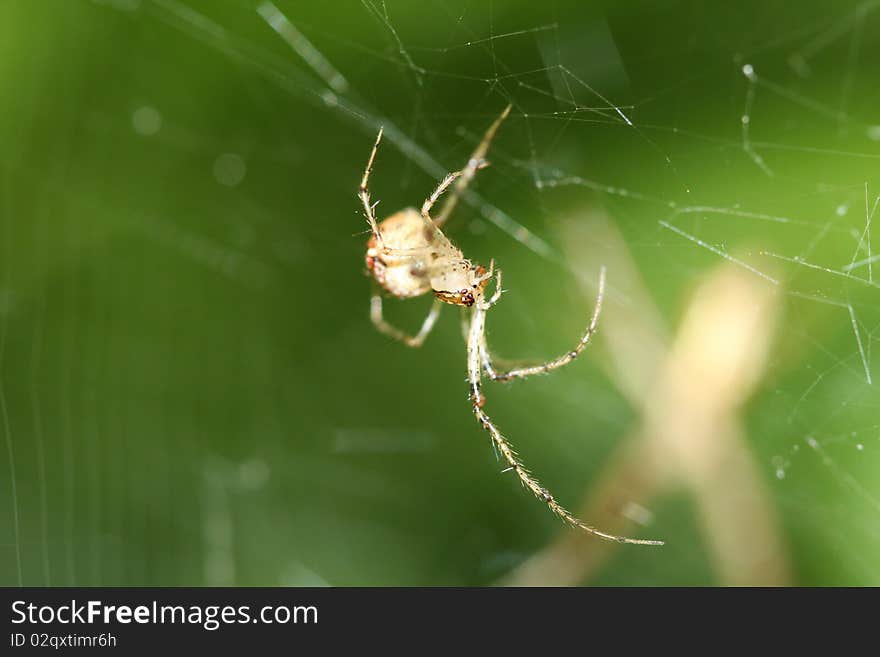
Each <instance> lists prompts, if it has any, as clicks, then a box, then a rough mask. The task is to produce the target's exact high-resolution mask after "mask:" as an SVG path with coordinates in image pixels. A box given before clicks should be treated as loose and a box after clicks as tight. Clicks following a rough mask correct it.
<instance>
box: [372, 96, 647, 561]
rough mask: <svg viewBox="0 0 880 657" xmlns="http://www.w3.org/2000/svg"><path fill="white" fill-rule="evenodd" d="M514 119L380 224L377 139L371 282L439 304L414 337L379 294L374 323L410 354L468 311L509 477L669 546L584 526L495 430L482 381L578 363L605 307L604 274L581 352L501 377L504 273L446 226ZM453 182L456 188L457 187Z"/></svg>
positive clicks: (476, 392)
mask: <svg viewBox="0 0 880 657" xmlns="http://www.w3.org/2000/svg"><path fill="white" fill-rule="evenodd" d="M509 113H510V105H508V106H507V107H506V108H505V109H504V111H503V112H502V113H501V115H500V116H499V117H498V118H497V119H495V122H494V123H492V125H491V126H489V129H488V130H487V131H486V134H485V135H484V136H483V139H482V141H480V143H479V144H478V145H477V148H476V150H474V152H473V153H472V154H471V156H470V159H469V160H468V162H467V165H466V166H465V167H464V169H462V170H460V171H454V172H452V173H450V174H448V175H447V176H446V177H445V178H444V179H443V180H442V181H441V182H440V184H439V185H438V186H437V188H436V189H435V190H434V192H433V193H432V194H431V195H430V196H429V197H428V198H427V199H426V200H425V202H424V203H423V204H422V208H421V211H418V210H416V209H415V208H406V209H404V210H401V211H399V212H397V213H395V214H392V215H391V216H390V217H388V218H386V219H384V220H383V221H381V222H379V221H377V220H376V215H375V209H376V203H373V202H371V200H370V191H369V188H368V181H369V178H370V173H371V171H372V169H373V162H374V160H375V159H376V152H377V151H378V149H379V142H380V141H381V140H382V130H381V129H380V130H379V134H378V136H377V137H376V143H375V144H374V146H373V150H372V152H371V153H370V159H369V161H368V162H367V166H366V169H365V170H364V175H363V178H362V179H361V185H360V190H359V192H358V196H359V198H360V200H361V202H362V203H363V206H364V212H365V213H366V216H367V221H369V223H370V229H371V232H372V236H371V237H370V239H369V241H368V242H367V254H366V263H367V269H368V270H369V272H370V275H371V276H372V277H373V279H374V280H375V283H376V284H378V287H379V288H382V289H384V291H385V292H387V293H389V294H391V295H392V296H394V297H397V298H399V299H408V298H410V297H417V296H421V295H423V294H426V293H428V292H433V293H434V303H433V305H432V306H431V310H430V312H429V313H428V315H427V317H425V320H424V322H422V327H421V329H420V330H419V332H418V333H417V334H416V335H414V336H413V335H409V334H407V333H405V332H404V331H401V330H400V329H398V328H396V327H394V326H392V325H391V324H389V323H388V322H386V321H385V319H384V317H383V314H382V296H381V292H380V290H379V289H376V290H375V291H374V293H373V295H372V298H371V303H370V311H371V312H370V317H371V319H372V321H373V324H374V325H375V326H376V328H377V329H378V330H379V331H380V332H382V333H384V334H385V335H388V336H390V337H392V338H394V339H395V340H399V341H400V342H403V343H404V344H406V345H408V346H410V347H420V346H421V345H422V343H423V342H424V341H425V338H426V337H427V336H428V334H429V333H430V332H431V329H432V328H434V324H435V323H436V321H437V317H438V316H439V314H440V308H441V307H442V304H444V303H448V304H452V305H456V306H462V308H463V309H469V312H470V316H469V317H465V318H464V321H465V333H466V335H467V371H468V383H469V386H470V400H471V402H472V404H473V411H474V415H475V416H476V418H477V421H478V422H479V423H480V425H481V426H482V427H483V429H485V430H486V431H487V432H488V433H489V436H490V437H491V439H492V442H493V444H494V446H495V447H496V449H497V451H498V452H499V453H500V454H501V456H502V457H503V458H504V460H505V461H506V462H507V465H508V467H507V468H506V469H505V472H507V471H510V470H512V471H514V472H515V473H516V474H517V476H518V477H519V480H520V482H521V483H522V484H523V486H525V487H526V488H528V489H529V490H530V491H531V492H532V493H534V495H535V496H536V497H537V498H538V499H540V500H542V501H543V502H544V503H545V504H547V506H548V507H550V509H551V510H552V511H553V512H554V513H556V515H558V516H559V517H560V518H562V519H563V520H564V521H565V522H567V523H569V524H571V525H573V526H575V527H578V528H580V529H583V530H585V531H587V532H589V533H591V534H595V535H596V536H599V537H601V538H604V539H608V540H611V541H617V542H620V543H637V544H642V545H662V541H651V540H643V539H634V538H626V537H622V536H614V535H613V534H608V533H606V532H603V531H601V530H599V529H596V528H595V527H592V526H590V525H588V524H586V523H585V522H583V521H581V520H579V519H578V518H577V517H575V516H574V515H572V513H571V512H569V511H568V510H567V509H565V508H564V507H563V506H562V505H561V504H559V502H557V501H556V498H555V497H554V496H553V495H552V494H551V493H550V491H548V490H547V489H546V488H544V487H543V486H542V485H541V484H540V483H539V482H538V480H537V479H535V477H534V476H532V474H531V473H530V472H529V471H528V470H527V469H526V468H525V466H524V465H523V463H522V461H521V460H520V458H519V456H518V455H517V453H516V452H515V451H514V450H513V447H512V446H511V445H510V443H509V442H508V441H507V439H506V438H505V437H504V435H503V434H502V433H501V431H499V429H498V428H497V427H496V426H495V423H494V422H493V421H492V420H491V418H490V417H489V416H488V415H487V414H486V411H484V410H483V406H484V404H485V402H486V398H485V397H484V395H483V392H482V390H481V380H482V378H483V375H485V376H487V377H488V378H489V379H490V380H492V381H510V380H512V379H518V378H526V377H528V376H531V375H533V374H543V373H546V372H550V371H552V370H555V369H557V368H559V367H562V366H563V365H566V364H568V363H570V362H571V361H573V360H574V359H575V358H577V357H578V355H580V353H581V352H582V351H583V350H584V349H585V348H586V346H587V344H589V342H590V338H591V337H592V335H593V333H595V331H596V325H597V322H598V320H599V311H600V310H601V307H602V296H603V293H604V289H605V270H604V268H603V269H602V270H601V273H600V277H599V293H598V296H597V298H596V305H595V309H594V310H593V315H592V318H591V320H590V323H589V325H588V326H587V330H586V332H585V333H584V335H583V337H582V338H581V339H580V341H579V342H578V343H577V345H576V346H575V347H574V349H572V350H571V351H569V352H567V353H565V354H564V355H562V356H560V357H558V358H555V359H553V360H550V361H547V362H546V363H543V364H540V365H534V366H531V367H522V368H517V369H511V370H509V371H499V370H497V369H496V368H495V366H494V365H493V363H492V357H491V355H490V352H489V348H488V346H487V344H486V312H487V311H488V310H489V309H490V308H491V307H492V306H494V305H495V304H496V303H497V302H498V299H499V298H500V297H501V293H502V289H501V270H497V271H496V270H495V263H494V261H491V262H490V264H489V269H488V270H487V269H485V268H484V267H482V266H481V265H477V264H474V263H473V262H471V261H470V260H468V259H466V258H465V257H464V255H463V254H462V252H461V251H460V250H459V249H458V248H457V247H455V246H454V245H453V244H452V242H450V241H449V239H448V238H447V237H446V235H444V234H443V231H442V230H441V227H442V226H443V224H444V223H445V222H446V220H447V219H448V218H449V216H450V214H451V213H452V211H453V209H454V208H455V205H456V203H457V202H458V199H459V198H460V197H461V196H462V194H463V193H464V192H465V190H466V189H467V186H468V184H469V183H470V181H471V180H472V179H473V178H474V176H475V175H476V173H477V171H479V170H480V169H482V168H484V167H486V166H487V164H488V163H487V162H486V160H485V159H484V158H485V156H486V152H487V151H488V149H489V144H490V142H491V141H492V139H493V137H494V136H495V133H496V132H497V130H498V127H499V126H500V125H501V122H502V121H504V119H505V118H506V117H507V115H508V114H509ZM453 183H454V186H453ZM450 187H452V192H451V193H450V195H449V196H448V197H447V199H446V201H445V203H444V205H443V207H442V208H441V210H440V213H439V214H438V215H437V217H436V218H432V217H431V209H432V208H433V207H434V204H435V203H436V202H437V200H438V199H439V198H440V197H441V196H442V195H443V193H444V192H445V191H447V190H448V189H449V188H450ZM493 278H494V279H495V289H494V292H493V294H492V296H491V297H488V298H487V297H486V287H487V286H488V284H489V282H490V281H491V280H492V279H493Z"/></svg>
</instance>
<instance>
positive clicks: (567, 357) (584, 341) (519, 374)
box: [480, 267, 605, 381]
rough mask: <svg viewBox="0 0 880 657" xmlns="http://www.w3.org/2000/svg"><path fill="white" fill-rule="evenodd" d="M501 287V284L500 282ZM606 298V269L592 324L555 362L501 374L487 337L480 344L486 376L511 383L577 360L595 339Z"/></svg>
mask: <svg viewBox="0 0 880 657" xmlns="http://www.w3.org/2000/svg"><path fill="white" fill-rule="evenodd" d="M499 287H500V282H499ZM604 296H605V267H602V269H601V270H600V272H599V293H598V294H597V296H596V306H595V307H594V308H593V316H592V318H591V319H590V323H589V325H588V326H587V330H586V331H585V332H584V335H583V336H582V337H581V339H580V340H579V341H578V343H577V345H576V346H575V348H574V349H572V350H571V351H569V352H566V353H565V354H563V355H562V356H559V357H558V358H554V359H553V360H549V361H547V362H545V363H541V364H539V365H531V366H528V367H518V368H514V369H511V370H507V371H505V372H500V371H498V370H496V369H495V367H494V366H493V364H492V357H491V355H490V353H489V347H488V345H487V344H486V339H485V337H484V338H483V340H482V342H481V343H480V359H481V361H482V364H483V369H485V371H486V376H488V377H489V378H490V379H491V380H492V381H511V380H513V379H524V378H526V377H529V376H532V375H534V374H545V373H547V372H551V371H553V370H555V369H558V368H560V367H562V366H564V365H568V364H569V363H570V362H571V361H573V360H574V359H575V358H577V357H578V356H580V354H581V352H582V351H583V350H584V349H586V347H587V345H588V344H589V343H590V339H591V338H592V337H593V334H594V333H595V332H596V327H597V326H598V324H599V313H601V312H602V299H603V298H604Z"/></svg>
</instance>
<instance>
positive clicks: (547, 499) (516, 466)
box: [467, 306, 663, 545]
mask: <svg viewBox="0 0 880 657" xmlns="http://www.w3.org/2000/svg"><path fill="white" fill-rule="evenodd" d="M485 320H486V311H485V309H484V308H481V307H480V306H475V307H474V309H473V315H472V316H471V325H470V330H469V332H468V347H467V365H468V382H469V383H470V388H471V402H472V403H473V405H474V415H475V416H476V418H477V421H478V422H479V423H480V426H482V427H483V429H485V430H486V432H487V433H488V434H489V436H490V437H491V439H492V444H493V445H494V446H495V447H496V448H497V450H498V452H500V453H501V456H502V457H503V458H504V460H505V462H506V463H507V465H508V468H507V470H513V471H514V472H515V473H516V475H517V477H519V480H520V482H521V483H522V485H523V486H525V487H526V488H527V489H529V490H530V491H531V492H532V493H533V494H534V495H535V497H537V498H538V499H539V500H542V501H543V502H544V503H545V504H546V505H547V506H548V507H549V508H550V510H551V511H553V513H555V514H556V515H557V516H559V517H560V518H562V520H564V521H565V522H567V523H568V524H570V525H572V526H574V527H577V528H579V529H582V530H584V531H586V532H589V533H591V534H594V535H596V536H599V537H600V538H604V539H606V540H609V541H616V542H618V543H635V544H638V545H663V541H653V540H647V539H639V538H627V537H624V536H615V535H614V534H608V533H606V532H603V531H601V530H599V529H596V528H595V527H592V526H590V525H588V524H587V523H585V522H583V521H582V520H580V519H578V518H577V517H576V516H574V515H572V513H571V512H570V511H568V510H567V509H566V508H565V507H563V506H562V505H561V504H560V503H559V502H557V501H556V498H555V497H553V495H552V494H551V493H550V491H548V490H547V489H546V488H544V486H542V485H541V483H540V482H539V481H538V480H537V479H536V478H535V477H534V476H532V474H531V473H530V472H529V471H528V470H526V468H525V466H524V465H523V463H522V461H521V460H520V458H519V456H518V455H517V453H516V452H515V451H514V449H513V446H512V445H511V444H510V442H508V440H507V439H506V438H505V437H504V435H503V434H502V433H501V431H499V429H498V427H496V426H495V423H494V422H493V421H492V419H491V418H490V417H489V416H488V415H487V414H486V411H484V410H483V405H484V404H485V401H486V399H485V397H484V396H483V394H482V392H481V390H480V376H481V369H480V365H481V363H480V351H481V348H480V347H481V345H482V344H484V342H485V335H484V334H485V329H486V322H485Z"/></svg>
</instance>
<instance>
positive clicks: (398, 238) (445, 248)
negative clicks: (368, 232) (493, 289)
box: [366, 208, 488, 306]
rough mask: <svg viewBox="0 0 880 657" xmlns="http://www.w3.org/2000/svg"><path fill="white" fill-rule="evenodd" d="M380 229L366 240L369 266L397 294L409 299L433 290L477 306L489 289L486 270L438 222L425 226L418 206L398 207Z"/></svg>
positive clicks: (453, 301) (450, 299) (455, 301)
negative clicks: (463, 250) (454, 243)
mask: <svg viewBox="0 0 880 657" xmlns="http://www.w3.org/2000/svg"><path fill="white" fill-rule="evenodd" d="M378 228H379V235H380V236H381V238H377V237H376V236H372V237H370V239H369V241H368V242H367V255H366V263H367V269H368V270H369V272H370V273H371V274H372V276H373V278H374V279H375V280H376V282H377V283H378V284H379V285H380V286H381V287H382V288H383V289H384V290H386V291H387V292H389V293H390V294H392V295H393V296H395V297H398V298H400V299H409V298H412V297H418V296H421V295H423V294H426V293H428V292H431V291H433V292H434V296H435V297H436V298H437V299H439V300H440V301H443V302H444V303H450V304H454V305H459V306H472V305H473V304H474V302H475V300H476V294H477V291H478V290H480V291H482V289H483V288H485V286H486V283H487V282H488V277H486V275H485V274H486V270H485V269H484V268H483V267H481V266H480V265H474V264H473V263H471V261H470V260H467V259H465V257H464V256H463V255H462V253H461V250H459V249H458V248H457V247H455V246H454V245H453V244H452V242H450V241H449V240H448V239H447V238H446V236H445V235H444V234H443V232H442V231H441V230H440V229H439V228H437V227H436V225H433V226H429V225H426V222H425V218H424V217H423V216H422V215H421V214H420V213H419V211H418V210H416V209H415V208H405V209H403V210H401V211H400V212H396V213H395V214H393V215H391V216H390V217H388V218H387V219H384V220H382V221H381V222H379V224H378ZM380 239H381V244H380V243H379V242H380Z"/></svg>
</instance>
